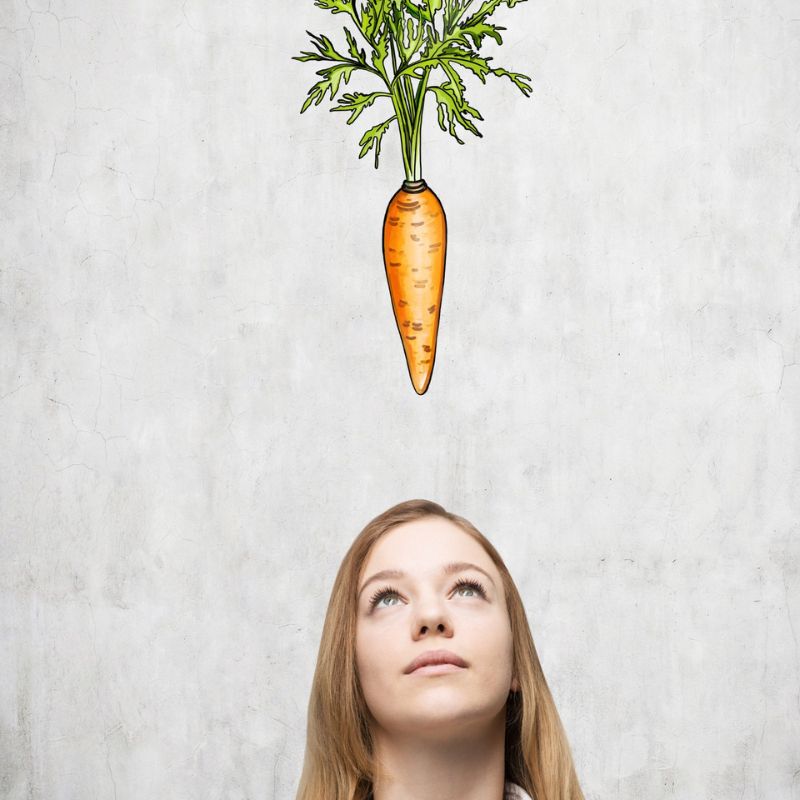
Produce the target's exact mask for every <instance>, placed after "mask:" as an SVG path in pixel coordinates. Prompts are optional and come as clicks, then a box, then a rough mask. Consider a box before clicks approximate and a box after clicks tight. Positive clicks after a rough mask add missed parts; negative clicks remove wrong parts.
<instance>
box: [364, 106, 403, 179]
mask: <svg viewBox="0 0 800 800" xmlns="http://www.w3.org/2000/svg"><path fill="white" fill-rule="evenodd" d="M396 119H397V117H389V119H387V120H386V121H385V122H380V123H378V124H377V125H375V126H374V127H372V128H370V129H369V130H368V131H367V132H366V133H365V134H364V135H363V136H362V137H361V141H360V142H359V144H360V145H361V152H360V153H359V154H358V157H359V158H364V156H365V155H366V154H367V153H368V152H369V151H370V150H372V149H373V148H375V169H378V157H379V156H380V154H381V139H383V135H384V134H385V133H386V131H388V130H389V125H391V124H392V122H393V121H394V120H396Z"/></svg>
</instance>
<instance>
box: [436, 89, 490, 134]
mask: <svg viewBox="0 0 800 800" xmlns="http://www.w3.org/2000/svg"><path fill="white" fill-rule="evenodd" d="M428 91H429V92H433V94H434V95H435V96H436V102H437V106H436V111H437V115H438V120H439V127H440V128H441V129H442V130H443V131H445V132H446V133H449V134H450V135H451V136H452V137H453V138H454V139H455V140H456V141H457V142H458V143H459V144H464V142H463V140H462V139H461V138H460V137H459V135H458V132H457V129H456V123H457V124H459V125H460V126H461V127H462V128H464V129H465V130H468V131H469V132H470V133H473V134H474V135H475V136H479V137H480V136H482V134H481V132H480V131H479V130H478V129H477V128H476V127H475V123H474V122H473V121H472V119H480V120H482V119H483V117H482V116H481V114H480V112H479V111H478V109H477V108H473V107H472V106H471V105H470V104H469V103H468V102H467V101H466V99H465V98H464V96H463V94H462V95H461V96H460V97H458V96H456V95H455V94H454V93H453V92H452V91H451V90H450V89H449V88H448V87H447V85H446V84H445V85H442V86H430V87H429V88H428ZM470 117H472V119H470Z"/></svg>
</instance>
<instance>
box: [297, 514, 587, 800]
mask: <svg viewBox="0 0 800 800" xmlns="http://www.w3.org/2000/svg"><path fill="white" fill-rule="evenodd" d="M297 800H583V794H582V792H581V789H580V786H579V784H578V779H577V777H576V775H575V770H574V767H573V763H572V756H571V754H570V749H569V745H568V743H567V739H566V736H565V734H564V730H563V728H562V725H561V721H560V719H559V716H558V712H557V711H556V708H555V705H554V703H553V698H552V696H551V694H550V690H549V689H548V687H547V682H546V681H545V677H544V674H543V673H542V668H541V665H540V664H539V658H538V656H537V654H536V648H535V647H534V644H533V639H532V638H531V633H530V629H529V628H528V621H527V618H526V616H525V610H524V608H523V605H522V601H521V599H520V596H519V593H518V592H517V588H516V586H515V585H514V582H513V580H512V578H511V575H510V574H509V572H508V569H507V568H506V566H505V564H504V563H503V560H502V558H501V557H500V555H499V553H498V552H497V551H496V550H495V548H494V547H493V546H492V544H491V543H490V542H489V541H488V539H486V537H485V536H483V534H481V533H480V532H479V531H478V530H477V529H476V528H475V527H474V526H473V525H472V524H471V523H469V522H467V520H465V519H463V518H462V517H459V516H456V515H455V514H451V513H448V512H447V511H445V510H444V509H443V508H442V507H441V506H439V505H437V504H435V503H431V502H428V501H425V500H412V501H409V502H406V503H401V504H400V505H397V506H394V507H393V508H390V509H389V510H388V511H386V512H384V513H383V514H381V515H380V516H378V517H376V518H375V519H374V520H372V522H370V523H369V524H368V525H367V526H366V527H365V528H364V530H363V531H361V533H360V534H359V535H358V536H357V537H356V539H355V541H354V542H353V544H352V545H351V547H350V549H349V550H348V551H347V554H346V555H345V557H344V560H343V562H342V564H341V567H340V568H339V572H338V574H337V576H336V580H335V581H334V585H333V590H332V593H331V598H330V602H329V605H328V611H327V615H326V617H325V624H324V627H323V630H322V641H321V643H320V649H319V655H318V658H317V667H316V671H315V673H314V680H313V684H312V687H311V698H310V702H309V708H308V725H307V740H306V753H305V762H304V765H303V773H302V776H301V778H300V785H299V788H298V792H297Z"/></svg>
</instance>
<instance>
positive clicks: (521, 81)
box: [492, 67, 533, 97]
mask: <svg viewBox="0 0 800 800" xmlns="http://www.w3.org/2000/svg"><path fill="white" fill-rule="evenodd" d="M492 74H493V75H497V76H498V77H499V78H502V77H506V78H508V79H509V80H510V81H511V82H512V83H513V84H514V85H515V86H516V87H517V88H518V89H519V90H520V91H521V92H522V94H524V95H525V97H529V96H530V94H531V92H532V91H533V89H532V88H531V85H530V83H529V81H530V77H529V76H528V75H523V74H522V73H521V72H509V71H508V70H507V69H503V68H502V67H497V68H496V69H493V70H492Z"/></svg>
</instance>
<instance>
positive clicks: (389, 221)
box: [294, 0, 531, 395]
mask: <svg viewBox="0 0 800 800" xmlns="http://www.w3.org/2000/svg"><path fill="white" fill-rule="evenodd" d="M521 2H524V0H483V2H480V3H477V2H475V0H424V2H422V3H419V2H412V0H316V1H315V5H316V6H318V7H319V8H323V9H326V10H328V11H331V12H332V13H334V14H346V15H347V16H349V17H350V18H351V19H352V21H353V24H354V26H355V29H356V31H357V33H358V35H359V36H360V37H361V39H362V40H363V41H364V42H366V43H367V44H368V45H369V47H370V48H371V53H370V55H369V58H368V57H367V53H366V51H365V50H364V49H361V48H360V46H359V41H358V39H357V38H356V34H354V33H353V32H352V31H351V30H350V29H349V28H348V27H346V26H345V27H344V34H345V38H346V42H347V48H346V54H342V53H341V52H339V51H338V50H337V49H336V47H335V46H334V45H333V43H332V42H331V40H330V39H329V38H328V37H326V36H324V35H322V36H317V35H315V34H313V33H311V32H308V35H309V36H310V37H311V41H312V43H313V45H314V48H315V50H311V51H303V52H302V53H301V55H299V56H294V58H295V60H297V61H323V62H329V63H330V64H331V66H325V67H323V68H322V69H320V70H318V71H317V75H319V76H320V78H321V79H320V80H319V81H318V82H317V83H315V84H314V85H313V86H312V87H311V89H310V90H309V92H308V96H307V97H306V100H305V102H304V103H303V106H302V108H301V109H300V113H303V112H305V111H306V110H307V109H308V108H309V107H310V106H311V105H312V104H313V105H319V104H320V103H321V102H322V101H323V99H324V98H325V96H326V94H329V95H330V100H331V101H333V100H334V98H336V95H337V93H338V92H339V89H340V88H341V86H342V85H343V84H346V83H348V82H349V80H350V77H351V75H352V74H353V73H354V72H359V71H360V72H366V73H369V74H370V75H372V76H373V77H374V78H376V79H377V80H378V81H379V82H380V84H382V85H381V87H380V89H379V90H378V91H372V92H369V93H362V92H350V93H345V94H343V95H341V96H340V97H339V98H338V100H337V105H336V106H335V107H333V108H331V111H346V112H348V113H349V115H350V116H349V118H348V120H347V124H348V125H352V124H353V123H354V122H355V121H356V119H358V117H359V116H360V115H361V114H362V113H363V112H364V111H365V110H366V109H368V108H370V107H371V106H372V105H373V104H374V103H376V102H377V101H378V100H382V99H383V98H386V99H388V100H390V101H391V104H392V108H393V111H394V114H393V115H392V116H391V117H389V118H388V119H386V120H384V121H383V122H379V123H378V124H377V125H374V126H373V127H371V128H370V129H369V130H368V131H367V132H366V133H365V134H364V135H363V136H362V137H361V141H360V142H359V144H360V145H361V152H360V153H359V158H363V157H364V156H365V155H367V153H369V152H370V151H374V154H375V168H376V169H377V168H378V163H379V157H380V152H381V142H382V140H383V137H384V135H385V134H386V132H387V131H388V130H389V128H390V127H391V126H392V123H393V122H395V123H397V129H398V131H399V134H400V147H401V153H402V156H403V167H404V169H405V180H404V181H403V184H402V186H401V187H400V189H399V190H398V191H397V192H396V193H395V195H394V197H392V199H391V201H390V202H389V206H388V208H387V210H386V215H385V217H384V225H383V258H384V269H385V270H386V279H387V282H388V284H389V294H390V296H391V300H392V308H393V311H394V317H395V321H396V323H397V330H398V332H399V333H400V338H401V340H402V343H403V350H404V352H405V357H406V364H407V366H408V372H409V376H410V377H411V382H412V384H413V386H414V389H415V391H416V392H417V394H420V395H421V394H424V393H425V392H426V391H427V389H428V385H429V384H430V380H431V375H432V373H433V365H434V362H435V359H436V342H437V338H438V330H439V319H440V312H441V305H442V290H443V288H444V273H445V256H446V251H447V222H446V217H445V213H444V209H443V208H442V205H441V203H440V202H439V198H438V197H437V196H436V195H435V194H434V192H433V191H432V190H431V189H430V187H428V185H427V183H426V182H425V180H424V178H423V177H422V146H421V145H422V119H423V112H424V108H425V100H426V98H427V97H428V95H429V94H432V95H433V96H434V99H435V101H436V109H437V118H438V123H439V127H440V128H441V129H442V130H443V131H445V132H447V133H449V134H450V135H451V136H453V138H454V139H456V141H457V142H458V143H459V144H464V142H463V141H462V140H461V138H460V137H459V135H458V133H459V131H458V129H459V128H463V129H464V130H467V131H469V132H470V133H472V134H474V135H475V136H481V134H480V132H479V131H478V129H477V127H476V126H475V122H474V120H482V119H483V117H482V116H481V115H480V112H479V111H478V110H477V109H476V108H474V107H473V106H472V105H470V104H469V102H468V101H467V99H466V94H465V90H466V87H465V84H464V82H463V81H462V79H461V75H460V74H459V70H461V71H462V72H463V71H464V70H466V71H467V72H469V73H472V74H473V75H476V76H477V77H478V78H479V79H480V80H481V82H482V83H486V76H487V75H495V76H497V77H506V78H508V79H509V80H510V81H511V82H512V83H513V84H514V85H515V86H516V87H517V88H518V89H519V90H520V91H521V92H522V93H523V95H525V96H526V97H527V96H529V94H530V92H531V86H530V84H529V83H528V81H530V78H529V77H528V76H527V75H523V74H521V73H518V72H510V71H509V70H506V69H503V68H501V67H493V66H491V65H490V63H489V62H490V61H492V59H491V58H490V57H484V56H481V55H480V54H479V50H480V49H481V47H482V45H483V43H484V40H485V39H487V38H491V39H493V40H494V41H495V42H497V44H502V43H503V40H502V38H501V36H500V31H502V30H505V28H501V27H500V26H498V25H494V24H492V23H490V22H488V19H489V17H490V16H491V15H492V14H493V13H494V12H495V11H496V10H497V9H498V8H499V7H500V6H502V5H505V6H508V7H509V8H513V7H514V6H515V5H517V4H518V3H521ZM473 6H476V7H475V8H474V9H473V10H472V12H471V13H468V12H470V9H471V8H472V7H473ZM434 75H436V76H438V78H439V79H441V80H442V82H441V83H438V84H432V83H431V77H432V76H434Z"/></svg>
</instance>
